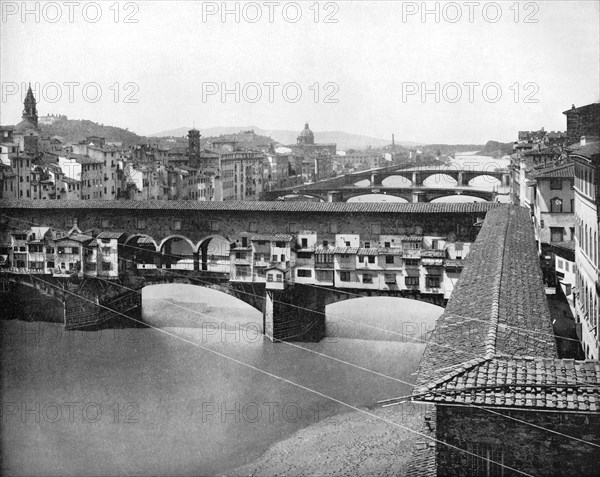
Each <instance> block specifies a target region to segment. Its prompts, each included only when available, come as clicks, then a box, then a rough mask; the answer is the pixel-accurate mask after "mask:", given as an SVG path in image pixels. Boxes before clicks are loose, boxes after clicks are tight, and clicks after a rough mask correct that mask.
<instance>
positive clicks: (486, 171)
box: [263, 164, 511, 202]
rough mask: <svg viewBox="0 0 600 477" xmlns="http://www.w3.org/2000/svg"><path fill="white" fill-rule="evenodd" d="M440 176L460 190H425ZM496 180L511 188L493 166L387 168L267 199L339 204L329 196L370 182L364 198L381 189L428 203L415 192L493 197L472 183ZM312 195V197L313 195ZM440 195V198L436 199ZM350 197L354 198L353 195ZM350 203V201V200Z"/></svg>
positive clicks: (273, 194)
mask: <svg viewBox="0 0 600 477" xmlns="http://www.w3.org/2000/svg"><path fill="white" fill-rule="evenodd" d="M436 175H444V176H449V177H451V178H452V179H454V180H455V181H456V187H452V185H451V184H447V186H448V187H438V188H435V187H427V188H425V187H423V183H424V182H425V180H426V179H427V178H429V177H432V176H436ZM484 176H486V177H493V178H495V179H498V180H499V181H500V182H501V185H502V186H508V185H510V178H511V175H510V171H509V170H508V169H501V168H496V167H494V166H493V164H492V165H489V166H486V167H481V166H477V165H473V167H471V168H468V169H464V170H460V169H456V168H452V167H450V166H448V165H445V164H440V165H434V166H416V165H414V164H409V165H407V164H404V165H395V166H390V167H383V168H378V169H372V170H368V171H360V172H354V173H351V174H345V175H343V176H338V177H334V178H331V179H326V180H323V181H318V182H315V183H313V184H304V185H301V186H295V187H289V188H286V189H281V190H274V191H269V192H266V193H264V195H263V198H264V199H265V200H276V199H278V198H280V197H282V196H285V195H289V194H300V195H307V196H312V197H316V198H319V199H322V200H324V201H329V202H331V201H335V198H336V196H335V194H334V195H333V196H331V195H329V193H332V194H333V193H334V192H338V193H339V192H343V194H342V197H345V194H352V192H346V191H347V190H348V191H351V190H356V189H357V186H356V185H355V184H357V183H359V182H362V181H365V180H368V181H369V185H368V186H364V187H360V188H359V189H360V191H359V192H361V193H360V194H358V195H364V194H369V193H372V192H371V191H372V189H381V190H385V191H387V193H388V194H392V195H397V196H398V197H402V198H404V199H406V200H408V201H409V202H417V201H421V202H426V201H427V200H415V198H416V197H415V195H414V194H413V193H412V191H416V192H418V191H420V190H421V188H422V189H423V190H425V191H427V190H429V189H435V191H437V192H432V198H431V199H429V200H433V199H435V198H439V197H445V196H447V195H453V193H452V190H456V191H458V192H457V193H458V194H461V193H464V194H466V193H467V191H469V195H474V194H475V196H476V197H481V198H486V200H488V199H487V197H492V200H493V194H494V193H493V192H491V191H487V190H482V189H479V190H478V189H477V188H476V187H475V188H471V187H469V182H470V181H471V180H473V179H476V178H478V177H484ZM390 177H403V178H405V179H407V180H409V181H410V182H411V187H387V186H384V185H383V181H384V180H385V179H387V178H390ZM311 192H312V193H311ZM436 194H437V195H436ZM349 197H352V195H350V196H349ZM426 197H427V195H421V198H424V199H426ZM346 200H347V199H346Z"/></svg>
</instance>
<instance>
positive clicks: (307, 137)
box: [298, 123, 315, 144]
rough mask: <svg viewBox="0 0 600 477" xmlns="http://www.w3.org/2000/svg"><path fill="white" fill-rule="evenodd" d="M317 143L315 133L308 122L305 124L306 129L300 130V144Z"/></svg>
mask: <svg viewBox="0 0 600 477" xmlns="http://www.w3.org/2000/svg"><path fill="white" fill-rule="evenodd" d="M314 143H315V135H314V134H313V132H312V131H311V130H310V128H309V127H308V123H306V124H305V125H304V129H303V130H302V131H300V135H299V136H298V144H314Z"/></svg>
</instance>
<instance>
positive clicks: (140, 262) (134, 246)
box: [122, 234, 160, 269]
mask: <svg viewBox="0 0 600 477" xmlns="http://www.w3.org/2000/svg"><path fill="white" fill-rule="evenodd" d="M122 250H123V260H124V261H125V263H124V265H125V267H127V268H128V269H134V268H156V267H158V266H160V249H159V248H158V244H157V243H156V240H154V239H153V238H152V237H151V236H150V235H147V234H134V235H130V236H129V237H127V240H125V243H124V244H123V247H122Z"/></svg>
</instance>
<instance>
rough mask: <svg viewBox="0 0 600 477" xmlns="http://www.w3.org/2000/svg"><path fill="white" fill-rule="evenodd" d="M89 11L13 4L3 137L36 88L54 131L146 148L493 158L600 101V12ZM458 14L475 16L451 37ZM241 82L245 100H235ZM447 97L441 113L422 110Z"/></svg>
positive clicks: (159, 5)
mask: <svg viewBox="0 0 600 477" xmlns="http://www.w3.org/2000/svg"><path fill="white" fill-rule="evenodd" d="M67 3H68V2H67ZM80 3H81V6H83V7H82V8H87V9H86V10H85V15H84V12H83V11H79V10H77V9H75V10H74V11H73V12H69V11H68V10H67V7H66V4H65V3H64V2H49V3H48V2H28V8H30V12H29V13H27V14H25V16H23V11H20V8H21V2H3V3H2V19H1V23H0V26H1V32H0V38H1V40H2V44H3V46H4V48H3V49H2V53H1V55H0V68H1V71H2V73H1V78H0V79H1V81H2V98H1V101H2V112H1V113H0V123H2V124H16V123H17V122H18V121H19V118H20V117H21V111H22V98H23V97H24V94H25V91H23V85H26V84H27V83H28V82H31V83H32V87H33V88H34V94H35V96H36V99H37V100H38V111H39V114H40V115H41V116H43V115H46V114H65V115H67V116H68V117H69V118H72V119H89V120H92V121H95V122H98V123H101V124H107V125H111V126H119V127H123V128H128V129H129V130H130V131H133V132H135V133H137V134H139V135H150V134H154V133H157V132H160V131H166V130H171V129H177V128H180V127H184V126H189V125H192V124H193V125H194V126H195V127H196V128H199V129H207V128H212V127H226V126H240V127H243V126H244V125H256V126H257V127H260V128H262V129H285V130H294V131H295V130H298V131H299V130H300V128H301V125H302V124H304V123H305V122H306V121H308V122H309V123H310V124H311V129H313V131H315V132H324V131H344V132H348V133H352V134H361V135H365V136H371V137H375V138H381V139H388V138H389V139H390V140H391V135H392V134H394V135H395V137H396V141H398V142H400V141H415V142H423V143H450V144H458V143H478V144H482V143H485V142H487V141H488V140H498V141H502V142H508V141H511V140H514V139H515V138H516V133H517V131H518V130H533V129H539V128H541V127H544V128H545V129H546V130H564V129H565V128H566V120H565V117H564V115H563V114H562V112H563V111H565V110H567V109H569V108H570V107H571V105H572V104H575V106H583V105H585V104H589V103H593V102H598V101H599V100H600V89H599V86H598V85H599V84H600V72H599V68H598V63H597V61H598V60H597V59H598V58H599V57H600V49H599V44H598V42H597V38H598V36H599V35H600V29H599V25H598V23H597V22H596V23H593V24H592V22H587V23H589V24H583V22H581V21H580V19H581V18H598V16H599V15H598V14H599V12H600V9H599V8H600V7H599V5H598V3H597V2H587V1H584V2H569V3H567V2H528V3H525V4H523V3H522V4H518V8H517V7H515V4H514V3H512V2H502V3H498V4H496V5H500V10H497V7H492V6H490V5H491V4H492V3H493V2H480V5H481V6H482V9H481V10H480V9H478V8H474V9H473V10H472V11H469V10H468V9H467V6H468V2H450V3H448V2H446V3H444V2H429V3H428V4H427V7H428V8H430V9H431V10H430V12H429V13H427V14H426V15H425V17H422V16H421V15H422V14H423V12H422V11H419V9H420V8H421V2H398V3H394V4H392V3H389V2H369V3H368V4H364V3H363V4H361V3H358V2H321V3H319V4H318V5H317V4H315V2H275V4H278V5H276V6H275V8H274V10H273V11H271V12H270V11H269V10H268V9H267V8H266V7H265V4H264V3H261V2H249V3H248V2H226V5H227V7H228V8H230V9H231V12H232V13H229V14H228V15H226V16H225V18H222V17H221V16H220V15H221V13H222V12H221V11H218V10H219V9H220V8H221V2H170V3H169V4H165V3H163V2H120V3H118V8H114V5H116V3H115V2H110V3H107V2H100V3H97V4H96V5H100V10H99V12H100V14H101V16H100V19H99V20H98V21H97V22H95V23H94V22H90V21H89V20H90V19H92V18H93V14H94V12H97V10H94V8H96V7H93V6H90V5H92V4H94V2H80ZM575 3H577V5H575ZM51 4H56V5H58V7H54V6H49V5H51ZM292 4H294V5H299V6H300V10H297V7H293V6H291V5H292ZM7 5H8V7H7ZM455 5H457V6H458V8H459V9H460V13H461V17H460V19H459V20H457V21H456V22H454V23H452V22H451V21H450V20H452V19H453V18H456V13H457V12H459V10H457V9H456V7H455ZM526 5H529V7H526ZM532 5H533V6H532ZM255 6H258V7H255ZM11 8H13V10H14V8H17V11H13V10H11ZM36 8H37V11H36ZM57 8H58V9H57ZM215 8H216V9H217V11H215ZM253 8H254V10H253ZM294 8H296V10H294ZM415 8H416V9H417V10H416V11H415ZM53 9H54V10H53ZM236 9H237V13H236ZM279 9H281V10H285V11H286V12H287V15H288V16H287V18H284V15H283V13H282V12H281V11H280V10H279ZM436 9H437V12H438V13H437V19H438V20H439V22H438V23H436V22H435V20H436V18H435V16H436V13H435V12H436ZM484 9H485V13H484ZM298 11H299V12H300V14H301V16H300V19H299V20H298V21H297V22H295V23H293V22H291V21H290V20H291V19H292V17H291V15H292V13H295V12H298ZM498 11H499V12H500V14H501V17H500V19H499V20H498V21H497V22H496V23H494V22H492V21H491V20H492V19H493V14H494V13H498ZM58 13H61V17H60V19H59V20H58V21H55V22H54V23H53V22H51V21H50V20H55V19H56V18H57V14H58ZM69 13H72V20H73V21H72V22H70V21H69V18H68V16H69ZM258 13H260V14H261V18H260V19H259V20H258V21H256V22H255V23H252V22H251V21H250V20H252V18H256V17H257V15H258ZM317 13H318V22H315V19H316V16H315V15H317ZM269 14H272V18H273V23H270V22H269V18H268V16H269ZM469 14H471V16H472V18H468V15H469ZM36 15H37V18H36ZM53 15H54V16H53ZM86 15H87V19H85V18H84V16H86ZM236 15H237V16H238V18H237V20H239V23H236V22H235V20H236V18H235V16H236ZM252 15H254V17H252ZM453 15H454V16H453ZM517 15H518V22H516V21H515V20H516V19H517ZM117 17H118V18H117ZM36 19H38V20H39V23H36V22H35V20H36ZM117 19H118V21H115V20H117ZM127 19H128V20H137V23H126V22H125V21H126V20H127ZM326 19H330V20H337V23H325V21H326ZM470 19H472V20H473V21H472V22H470V21H469V20H470ZM23 20H25V21H23ZM223 20H225V21H224V22H223ZM423 20H425V22H423ZM526 20H537V23H526V22H525V21H526ZM165 25H169V26H168V27H166V26H165ZM50 39H51V41H49V40H50ZM382 45H384V47H382ZM8 51H11V52H13V53H10V54H9V53H7V52H8ZM14 52H19V53H18V55H17V54H15V53H14ZM249 60H250V61H249ZM582 71H585V72H586V74H585V75H583V74H581V72H582ZM236 83H237V84H239V90H238V97H237V98H236V97H235V96H236V95H235V94H233V93H230V94H227V95H226V96H225V97H221V93H222V90H223V89H224V88H223V86H225V88H226V89H229V90H232V89H235V85H236ZM276 83H278V84H276ZM316 83H318V86H317V85H316ZM436 83H438V84H439V98H438V102H436V98H435V97H434V96H435V95H434V94H433V93H429V94H427V95H426V96H425V97H422V96H421V93H422V90H423V89H424V88H423V86H425V89H428V90H431V89H432V88H435V84H436ZM475 83H478V84H475ZM284 85H287V89H286V88H284ZM484 85H487V87H485V88H484ZM84 86H85V90H86V92H87V96H88V99H87V100H86V98H85V97H84V94H83V90H84ZM298 91H301V93H302V95H301V97H300V99H299V100H298V101H297V102H293V101H292V100H293V99H294V94H296V93H297V92H298ZM317 91H318V93H319V94H318V97H317V96H316V93H317ZM97 92H101V97H99V99H98V101H96V102H94V101H93V99H94V95H95V94H96V93H97ZM498 92H501V94H502V95H501V97H500V98H499V99H498V101H497V102H493V99H494V95H495V94H496V93H498ZM517 92H518V98H517V97H516V94H517ZM70 93H71V94H72V96H73V97H72V99H73V100H72V101H70V100H69V94H70ZM117 93H118V97H117V96H116V95H117ZM259 93H260V94H261V97H260V99H259V100H256V98H257V97H258V94H259ZM459 94H460V95H461V96H460V99H458V100H457V101H456V102H452V101H453V100H455V99H456V98H457V97H458V95H459ZM469 95H472V102H471V101H470V99H469ZM486 95H487V99H486V97H485V96H486ZM58 96H60V99H59V100H57V101H56V102H51V100H52V99H53V98H57V97H58ZM96 96H97V95H96ZM269 96H271V97H269ZM115 99H116V100H117V101H116V102H115ZM236 99H237V100H238V101H239V102H236ZM270 99H272V102H271V101H270ZM327 99H329V100H337V102H326V101H327ZM515 99H518V100H517V102H515ZM527 99H529V100H532V101H535V100H537V101H538V102H528V100H527ZM136 100H137V102H134V101H136ZM254 100H256V101H255V102H253V101H254ZM315 100H316V101H317V102H315ZM465 126H466V127H465Z"/></svg>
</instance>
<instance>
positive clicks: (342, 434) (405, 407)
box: [223, 403, 426, 477]
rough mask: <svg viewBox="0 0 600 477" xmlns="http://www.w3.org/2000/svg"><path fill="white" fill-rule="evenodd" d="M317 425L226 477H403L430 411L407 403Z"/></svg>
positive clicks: (304, 430)
mask: <svg viewBox="0 0 600 477" xmlns="http://www.w3.org/2000/svg"><path fill="white" fill-rule="evenodd" d="M365 411H366V412H368V413H369V415H367V414H365V413H364V412H359V411H352V412H348V413H345V414H341V415H337V416H335V417H334V418H333V419H329V420H325V421H322V422H319V423H316V424H313V425H311V426H309V427H307V428H304V429H302V430H300V431H298V432H297V433H296V434H294V435H293V436H291V437H289V438H287V439H284V440H282V441H280V442H278V443H277V444H275V445H273V446H272V447H271V448H269V450H268V451H267V452H265V453H264V454H263V455H262V456H261V457H260V458H258V459H257V460H255V461H254V462H252V463H250V464H247V465H244V466H241V467H237V468H235V469H233V470H231V471H228V472H227V473H226V474H223V475H235V476H265V477H266V476H274V475H285V476H286V477H288V476H321V475H335V476H345V475H348V476H356V475H369V476H372V475H380V476H386V475H403V474H404V473H405V470H406V467H407V465H408V461H409V459H410V456H411V453H412V450H413V446H414V444H415V442H417V441H426V438H425V437H423V436H421V435H418V434H416V433H415V432H411V430H412V431H416V432H419V433H420V432H422V427H423V414H424V412H425V408H424V407H423V406H422V405H419V404H412V403H405V404H402V405H398V406H393V407H390V408H376V409H373V410H368V409H365Z"/></svg>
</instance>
